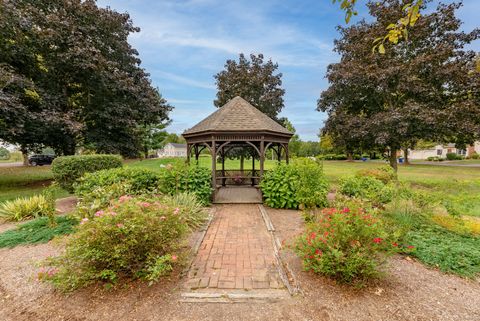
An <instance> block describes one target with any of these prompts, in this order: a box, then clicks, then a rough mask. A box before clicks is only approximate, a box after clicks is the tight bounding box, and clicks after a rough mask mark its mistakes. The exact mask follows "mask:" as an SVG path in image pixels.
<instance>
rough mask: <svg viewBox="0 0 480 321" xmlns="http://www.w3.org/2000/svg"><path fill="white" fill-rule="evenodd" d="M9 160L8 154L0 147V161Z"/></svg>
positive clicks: (6, 150)
mask: <svg viewBox="0 0 480 321" xmlns="http://www.w3.org/2000/svg"><path fill="white" fill-rule="evenodd" d="M8 159H10V152H9V151H8V149H6V148H5V147H0V160H8Z"/></svg>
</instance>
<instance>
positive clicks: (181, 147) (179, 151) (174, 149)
mask: <svg viewBox="0 0 480 321" xmlns="http://www.w3.org/2000/svg"><path fill="white" fill-rule="evenodd" d="M157 154H158V157H187V144H176V143H168V144H166V145H165V146H164V147H163V148H162V149H160V150H158V152H157Z"/></svg>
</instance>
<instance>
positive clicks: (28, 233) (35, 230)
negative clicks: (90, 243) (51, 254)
mask: <svg viewBox="0 0 480 321" xmlns="http://www.w3.org/2000/svg"><path fill="white" fill-rule="evenodd" d="M56 222H57V225H56V226H54V227H52V226H50V225H49V221H48V218H47V217H41V218H37V219H34V220H32V221H30V222H27V223H24V224H20V225H19V226H18V227H17V228H15V229H13V230H9V231H5V232H3V233H1V234H0V248H2V247H15V246H17V245H25V244H39V243H47V242H48V241H50V240H51V239H53V238H54V237H55V236H58V235H64V234H70V233H72V232H73V228H74V226H75V225H77V223H78V221H77V220H75V219H73V218H69V217H66V216H58V217H56Z"/></svg>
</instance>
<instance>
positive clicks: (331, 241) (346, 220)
mask: <svg viewBox="0 0 480 321" xmlns="http://www.w3.org/2000/svg"><path fill="white" fill-rule="evenodd" d="M398 248H399V244H398V243H397V242H396V241H395V240H394V239H392V238H391V237H390V236H389V235H388V233H387V231H386V230H385V228H384V225H383V222H382V221H381V220H380V218H379V217H378V215H377V214H376V212H375V211H371V210H370V211H367V210H364V209H363V208H357V207H342V208H325V209H323V210H322V211H321V214H320V215H319V216H317V219H316V220H315V221H314V222H313V223H310V224H308V225H307V228H306V231H305V232H304V233H303V234H302V235H301V236H300V237H299V238H298V240H297V242H296V245H295V250H296V252H297V254H298V255H299V256H300V257H301V258H302V260H303V265H304V268H305V269H306V270H311V271H313V272H315V273H318V274H322V275H325V276H328V277H331V278H333V279H335V280H337V281H339V282H342V283H347V284H353V285H355V286H363V285H365V284H366V282H367V281H368V280H370V279H372V278H377V277H378V276H380V275H381V274H382V272H383V267H384V265H385V263H386V258H387V257H388V256H389V255H391V254H393V253H395V252H397V251H398Z"/></svg>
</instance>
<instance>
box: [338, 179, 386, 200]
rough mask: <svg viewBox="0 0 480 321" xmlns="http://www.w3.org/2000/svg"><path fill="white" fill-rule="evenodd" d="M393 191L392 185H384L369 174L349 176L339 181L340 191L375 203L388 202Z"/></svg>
mask: <svg viewBox="0 0 480 321" xmlns="http://www.w3.org/2000/svg"><path fill="white" fill-rule="evenodd" d="M394 192H395V189H394V187H393V186H392V185H386V184H384V183H383V182H382V181H380V180H378V179H376V178H373V177H370V176H360V177H349V178H346V179H343V180H342V181H341V183H340V193H342V194H344V195H347V196H350V197H359V198H363V199H367V200H369V201H371V202H373V203H375V204H377V205H380V204H385V203H388V202H390V201H391V200H392V199H393V196H394Z"/></svg>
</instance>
